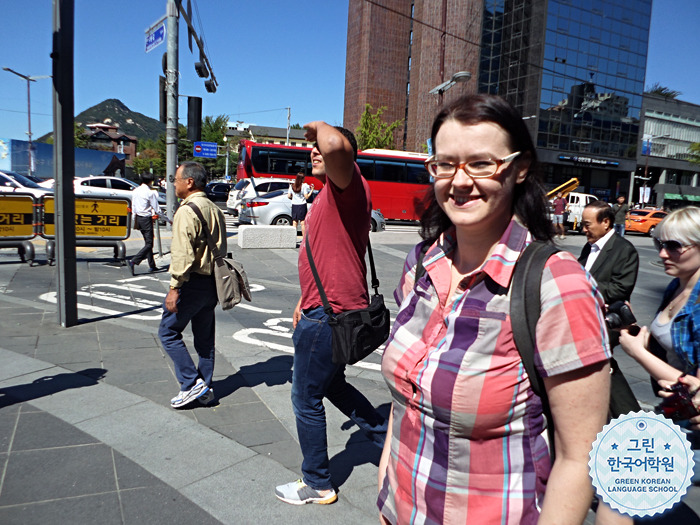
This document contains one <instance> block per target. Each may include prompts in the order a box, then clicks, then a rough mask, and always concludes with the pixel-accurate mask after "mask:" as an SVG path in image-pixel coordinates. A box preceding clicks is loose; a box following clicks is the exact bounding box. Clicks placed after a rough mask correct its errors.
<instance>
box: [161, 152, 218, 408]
mask: <svg viewBox="0 0 700 525" xmlns="http://www.w3.org/2000/svg"><path fill="white" fill-rule="evenodd" d="M174 183H175V194H176V195H177V197H178V198H180V199H183V201H182V203H181V206H180V208H179V209H178V210H177V213H176V214H175V217H174V221H173V240H172V245H171V247H170V255H171V263H170V291H169V292H168V295H167V296H166V297H165V303H164V305H163V317H162V319H161V321H160V327H159V329H158V337H159V338H160V341H161V343H162V344H163V348H164V349H165V351H166V352H167V354H168V355H169V356H170V358H171V359H172V360H173V364H174V365H175V375H176V377H177V380H178V381H179V382H180V393H179V394H178V395H177V396H175V397H174V398H173V399H172V400H171V401H170V406H172V407H173V408H182V407H184V406H185V405H188V404H190V403H191V402H193V401H195V400H196V399H198V400H199V401H200V402H201V403H203V404H209V403H211V402H212V401H213V400H214V393H213V390H212V389H211V381H212V377H213V375H214V352H215V348H214V335H215V330H214V329H215V324H214V323H215V320H214V308H215V307H216V303H217V295H216V283H215V281H214V273H213V272H214V256H213V255H212V253H211V251H210V250H209V247H208V246H207V235H206V232H205V228H207V229H208V230H209V231H210V232H211V235H212V237H213V238H214V240H215V241H216V245H217V247H218V248H219V251H220V252H221V253H226V222H225V219H224V215H223V213H222V212H221V210H220V209H219V207H218V206H216V205H215V204H214V203H213V202H211V201H210V200H209V199H208V198H207V196H206V194H205V193H204V187H205V186H206V184H207V172H206V170H205V169H204V166H202V165H201V164H199V163H198V162H185V163H183V164H181V165H180V167H179V168H178V169H177V171H176V172H175V181H174ZM189 202H192V203H194V204H196V205H197V207H198V208H199V210H200V211H201V212H202V216H203V217H204V220H205V222H206V224H202V223H201V222H200V220H199V219H198V218H197V216H196V215H195V212H194V211H193V210H192V208H190V207H189V206H187V203H189ZM190 321H191V322H192V335H193V336H194V348H195V350H196V351H197V354H198V355H199V364H198V366H195V364H194V362H193V361H192V358H191V357H190V354H189V352H188V350H187V347H186V346H185V343H184V342H183V341H182V332H183V330H184V329H185V327H186V326H187V325H188V324H189V323H190Z"/></svg>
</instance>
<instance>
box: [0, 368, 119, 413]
mask: <svg viewBox="0 0 700 525" xmlns="http://www.w3.org/2000/svg"><path fill="white" fill-rule="evenodd" d="M106 374H107V370H105V369H104V368H86V369H85V370H80V371H78V372H69V373H63V374H56V375H53V376H44V377H40V378H39V379H35V380H34V381H32V382H31V383H27V384H24V385H17V386H11V387H8V388H0V408H4V407H7V406H10V405H14V404H15V403H23V402H25V401H31V400H32V399H38V398H40V397H44V396H50V395H52V394H56V393H58V392H62V391H64V390H69V389H71V388H83V387H86V386H92V385H96V384H97V382H98V381H99V380H100V379H102V378H104V377H105V375H106Z"/></svg>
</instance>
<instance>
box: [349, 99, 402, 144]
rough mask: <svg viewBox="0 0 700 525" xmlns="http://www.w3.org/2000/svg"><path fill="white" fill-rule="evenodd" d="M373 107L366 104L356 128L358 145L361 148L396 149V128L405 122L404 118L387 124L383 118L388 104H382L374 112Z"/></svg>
mask: <svg viewBox="0 0 700 525" xmlns="http://www.w3.org/2000/svg"><path fill="white" fill-rule="evenodd" d="M373 109H374V108H372V106H371V105H370V104H365V110H364V111H363V112H362V116H361V117H360V124H359V125H358V126H357V129H356V130H355V136H356V137H357V147H358V148H359V149H361V150H364V149H369V148H381V149H395V142H394V130H396V128H398V127H399V126H400V125H401V124H402V123H403V119H400V120H396V121H394V122H392V123H391V124H387V123H386V122H384V120H383V119H382V114H383V113H384V111H385V110H386V106H380V107H379V108H378V109H377V111H376V112H375V113H372V111H373Z"/></svg>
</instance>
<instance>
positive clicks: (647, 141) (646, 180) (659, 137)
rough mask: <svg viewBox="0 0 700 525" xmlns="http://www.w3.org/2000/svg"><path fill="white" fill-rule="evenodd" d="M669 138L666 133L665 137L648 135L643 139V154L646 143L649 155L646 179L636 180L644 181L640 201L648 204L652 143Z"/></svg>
mask: <svg viewBox="0 0 700 525" xmlns="http://www.w3.org/2000/svg"><path fill="white" fill-rule="evenodd" d="M668 137H670V135H669V134H668V133H666V134H665V135H653V136H651V135H648V136H646V137H643V138H642V154H644V142H646V143H647V148H648V149H647V154H646V160H645V162H644V177H639V176H637V177H636V178H637V179H641V180H643V181H644V185H643V186H642V191H641V194H640V200H642V201H644V203H646V199H647V196H646V195H647V193H646V192H647V190H646V187H647V182H649V180H650V179H651V177H649V156H650V155H651V143H652V141H653V140H654V139H663V138H668ZM630 190H631V185H630Z"/></svg>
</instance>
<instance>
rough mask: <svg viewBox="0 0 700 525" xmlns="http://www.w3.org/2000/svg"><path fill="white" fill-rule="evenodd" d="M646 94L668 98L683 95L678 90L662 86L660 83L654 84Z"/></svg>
mask: <svg viewBox="0 0 700 525" xmlns="http://www.w3.org/2000/svg"><path fill="white" fill-rule="evenodd" d="M644 93H646V94H647V95H658V96H660V97H666V98H678V96H679V95H682V94H683V93H681V92H680V91H678V90H675V89H671V88H667V87H666V86H662V85H661V84H660V83H659V82H656V83H654V84H652V85H651V87H648V88H647V89H646V91H645V92H644Z"/></svg>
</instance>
